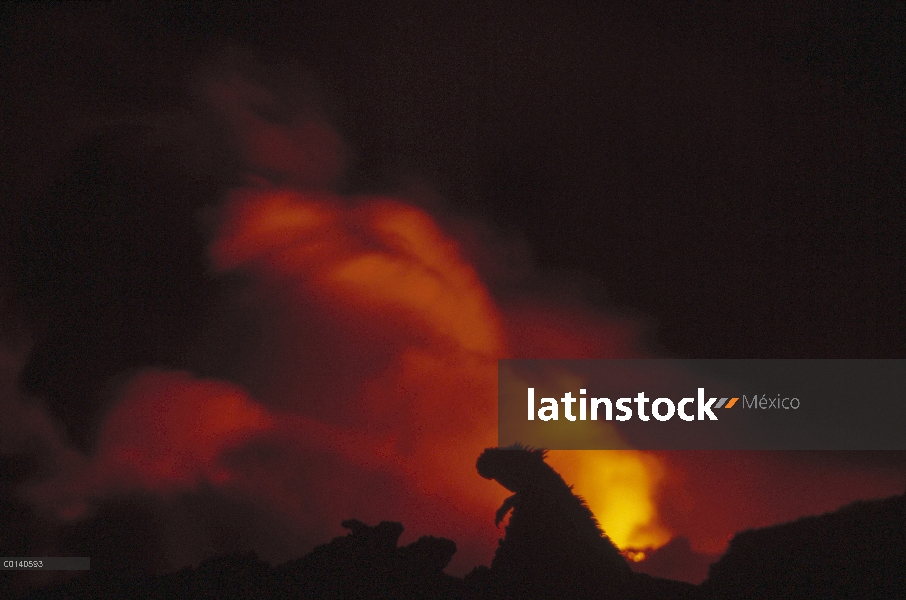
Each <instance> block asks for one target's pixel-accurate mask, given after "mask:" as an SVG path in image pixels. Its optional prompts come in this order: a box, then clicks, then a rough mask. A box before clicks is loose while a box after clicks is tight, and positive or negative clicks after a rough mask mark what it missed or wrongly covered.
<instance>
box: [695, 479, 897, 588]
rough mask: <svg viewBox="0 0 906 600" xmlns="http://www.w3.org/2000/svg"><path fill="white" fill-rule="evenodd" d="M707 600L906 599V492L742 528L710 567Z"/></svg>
mask: <svg viewBox="0 0 906 600" xmlns="http://www.w3.org/2000/svg"><path fill="white" fill-rule="evenodd" d="M701 587H702V597H703V598H707V599H712V598H713V599H715V600H717V599H724V598H726V599H730V598H733V599H734V600H746V599H752V600H754V599H756V598H757V599H765V600H766V599H768V598H770V599H774V598H786V599H791V600H792V599H796V598H802V599H806V598H809V599H811V598H822V599H823V600H828V599H835V598H840V599H843V598H859V599H868V598H877V599H882V598H883V599H892V598H904V597H906V494H904V495H903V496H894V497H893V498H888V499H885V500H874V501H863V502H856V503H854V504H851V505H849V506H846V507H844V508H841V509H840V510H838V511H837V512H834V513H829V514H826V515H821V516H817V517H806V518H803V519H799V520H797V521H794V522H792V523H786V524H783V525H776V526H774V527H767V528H764V529H756V530H750V531H744V532H742V533H739V534H737V535H736V537H734V538H733V540H732V541H731V542H730V546H729V548H728V549H727V552H726V553H725V554H724V556H723V557H722V558H721V559H720V560H719V561H718V562H716V563H715V564H714V565H712V566H711V570H710V574H709V576H708V579H707V580H706V581H705V582H704V583H703V584H702V586H701Z"/></svg>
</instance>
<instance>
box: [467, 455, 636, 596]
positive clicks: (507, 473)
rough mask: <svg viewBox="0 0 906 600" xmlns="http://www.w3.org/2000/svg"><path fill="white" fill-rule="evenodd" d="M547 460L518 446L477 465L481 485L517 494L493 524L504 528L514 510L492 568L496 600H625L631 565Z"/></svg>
mask: <svg viewBox="0 0 906 600" xmlns="http://www.w3.org/2000/svg"><path fill="white" fill-rule="evenodd" d="M545 456H546V451H545V450H542V449H532V448H527V447H524V446H521V445H518V444H517V445H514V446H510V447H507V448H488V449H487V450H485V451H484V452H483V453H482V454H481V456H480V457H479V458H478V462H477V463H476V465H475V466H476V468H477V469H478V473H479V474H480V475H481V476H482V477H484V478H485V479H494V480H496V481H497V482H498V483H500V485H502V486H503V487H505V488H506V489H508V490H510V491H511V492H513V495H512V496H510V497H509V498H507V499H506V500H505V501H504V502H503V505H502V506H501V507H500V508H499V509H498V510H497V514H496V515H495V519H494V521H495V524H498V525H499V523H500V522H501V521H502V520H503V519H504V518H505V517H506V515H507V513H509V512H510V511H511V510H512V514H511V515H510V519H509V522H508V524H507V526H506V533H505V536H504V538H503V539H502V540H500V542H499V546H498V548H497V552H496V554H495V555H494V559H493V561H492V562H491V568H490V574H491V575H492V577H493V578H494V579H495V580H497V581H498V582H499V584H500V588H498V593H500V592H505V595H512V596H513V597H557V596H559V597H591V596H593V597H596V598H611V597H623V596H624V595H625V592H626V590H627V586H628V585H629V584H630V580H631V578H632V571H631V570H630V568H629V565H628V564H627V563H626V560H625V559H624V558H623V556H622V555H621V554H620V552H619V550H618V549H617V547H616V546H615V545H614V544H613V542H611V540H610V538H608V537H607V535H606V534H605V533H604V532H603V531H602V530H601V527H600V526H599V524H598V522H597V520H596V519H595V516H594V514H592V512H591V510H589V508H588V506H587V505H586V503H585V501H584V500H583V499H582V498H580V497H579V496H577V495H575V494H574V493H573V491H572V486H569V485H567V484H566V482H565V481H564V480H563V478H562V477H561V476H560V475H559V474H558V473H557V472H556V471H555V470H554V469H553V468H551V467H550V465H548V464H547V463H546V462H545V461H544V459H545ZM563 594H566V595H565V596H564V595H563Z"/></svg>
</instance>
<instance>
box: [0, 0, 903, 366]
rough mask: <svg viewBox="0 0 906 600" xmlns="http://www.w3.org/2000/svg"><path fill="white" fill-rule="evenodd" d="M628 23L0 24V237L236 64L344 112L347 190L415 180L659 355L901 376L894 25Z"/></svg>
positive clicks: (102, 15) (820, 16) (864, 19)
mask: <svg viewBox="0 0 906 600" xmlns="http://www.w3.org/2000/svg"><path fill="white" fill-rule="evenodd" d="M631 6H632V7H630V4H619V5H617V6H607V7H598V8H596V9H593V10H590V11H586V10H579V9H575V8H570V7H563V6H560V5H559V3H532V4H531V6H528V7H520V8H519V9H516V8H514V7H499V8H491V7H484V8H471V7H469V8H466V7H463V6H460V5H458V4H453V3H449V4H448V5H445V4H444V3H430V6H428V5H427V4H426V5H420V6H415V7H413V6H408V5H407V6H406V7H403V6H402V5H401V4H394V3H379V4H374V5H370V6H367V7H359V8H355V9H353V8H348V9H333V8H327V7H325V6H312V5H310V4H276V3H255V4H242V5H233V4H226V3H224V4H221V3H214V4H204V3H198V4H196V3H189V4H172V5H171V4H166V5H163V6H157V5H151V4H147V5H146V4H134V3H129V4H126V3H113V4H51V5H41V4H38V5H20V4H18V3H16V4H11V5H5V6H4V8H3V9H2V10H3V27H4V29H3V36H2V48H0V55H2V71H0V77H2V85H0V90H2V92H0V93H2V104H0V107H2V115H3V122H2V134H0V135H2V139H3V143H2V152H3V156H2V160H0V165H2V169H3V172H2V176H0V179H2V186H3V187H2V188H0V189H2V201H3V204H4V213H5V214H6V215H15V214H16V212H15V210H14V209H16V207H18V206H21V205H22V203H26V202H29V201H30V198H33V197H34V196H35V195H36V194H40V193H41V191H42V190H43V189H45V188H46V186H47V184H48V182H49V181H51V180H52V179H53V177H54V176H55V174H56V171H55V169H57V166H58V164H59V162H60V159H61V156H62V153H63V152H65V144H63V143H62V141H61V140H62V139H64V138H65V135H64V134H65V133H66V132H67V131H69V130H71V129H72V124H73V123H74V122H76V121H79V120H80V119H82V120H84V119H85V115H86V114H95V113H97V114H106V115H110V114H116V113H117V112H118V111H123V110H127V108H128V107H140V108H149V109H150V108H158V107H167V106H175V105H177V104H179V103H180V101H181V98H182V97H183V95H184V82H185V73H186V71H187V69H188V65H189V63H190V62H191V61H192V60H193V57H195V56H197V55H198V53H203V52H207V51H210V50H211V49H213V48H216V47H218V46H219V45H221V44H225V43H244V44H250V45H252V46H253V47H258V48H262V49H264V50H266V51H268V52H272V53H274V54H276V55H284V56H293V57H296V58H298V59H299V60H301V61H302V62H304V63H306V64H308V65H309V66H310V67H311V68H312V69H313V71H314V72H315V73H317V74H318V76H319V77H320V78H321V79H322V81H323V82H324V84H325V86H326V87H328V88H329V89H330V90H332V91H333V92H334V93H335V96H336V97H337V98H339V99H340V102H339V106H340V111H339V114H340V117H339V119H338V124H339V126H340V128H341V129H342V130H343V132H344V134H345V135H346V137H347V139H348V140H349V142H350V146H351V148H352V149H353V151H354V153H355V156H356V162H355V164H354V168H353V174H354V176H355V178H356V180H357V181H358V182H359V183H360V186H361V187H363V188H367V187H371V188H374V189H380V188H381V187H382V186H383V187H393V185H394V184H395V183H396V182H398V181H400V180H403V179H406V178H407V177H411V176H413V175H414V176H417V177H418V178H420V179H421V180H422V181H424V182H426V183H428V185H429V186H431V187H432V188H433V189H434V190H435V191H437V192H438V193H439V194H440V195H441V196H443V197H445V198H446V200H447V202H449V204H450V205H451V206H452V207H453V208H454V209H455V210H457V211H460V212H462V213H466V214H469V215H471V216H477V217H479V218H481V219H483V220H485V221H487V222H489V223H491V224H493V226H495V227H496V228H498V229H499V230H501V232H502V234H503V235H506V236H510V237H516V238H520V237H521V238H522V239H524V241H525V242H526V244H527V246H528V247H529V248H530V249H531V252H532V255H533V256H534V259H535V261H536V263H537V264H538V265H540V266H541V267H543V268H545V269H551V270H559V271H578V272H582V273H585V274H587V275H588V276H590V277H592V278H596V279H599V280H600V281H602V282H603V289H604V290H606V298H603V297H599V298H598V300H600V301H601V302H602V305H605V304H606V305H609V306H615V307H617V308H619V309H620V310H623V311H628V312H631V313H635V314H640V315H643V316H645V317H647V318H649V319H650V320H651V322H652V323H653V324H654V326H655V331H656V334H655V337H656V339H657V340H658V341H659V343H660V344H661V346H662V350H663V351H666V352H668V353H670V354H674V355H679V356H684V357H689V358H706V357H738V358H781V357H802V358H823V357H835V358H854V357H859V358H880V357H889V358H892V357H902V356H904V343H903V334H902V331H903V308H902V307H903V294H902V279H903V259H902V255H903V252H902V241H901V237H900V236H901V234H902V225H903V196H904V189H906V188H904V185H903V173H904V169H903V167H904V152H903V150H904V148H903V139H904V135H903V134H904V127H903V125H904V106H906V69H904V63H903V61H904V59H903V57H904V56H906V48H904V13H906V9H904V6H903V4H902V3H900V2H870V3H863V2H849V3H846V2H842V3H841V2H834V3H820V4H819V5H812V4H811V3H794V5H792V6H791V5H790V3H786V2H770V3H758V4H757V5H751V4H750V3H723V2H657V3H646V4H645V6H646V8H638V7H635V5H634V4H632V5H631ZM7 208H9V209H10V210H6V209H7ZM3 221H4V223H3V226H4V227H6V228H10V229H9V230H8V231H7V232H6V233H7V234H9V235H5V236H4V238H7V239H8V238H10V235H11V233H12V232H14V231H15V228H16V227H18V226H19V224H18V223H17V221H16V219H15V218H14V217H12V218H5V219H3ZM13 253H14V250H12V249H11V250H9V252H7V253H6V254H7V255H9V254H13ZM7 258H15V257H14V256H13V257H10V256H7ZM595 289H597V288H595Z"/></svg>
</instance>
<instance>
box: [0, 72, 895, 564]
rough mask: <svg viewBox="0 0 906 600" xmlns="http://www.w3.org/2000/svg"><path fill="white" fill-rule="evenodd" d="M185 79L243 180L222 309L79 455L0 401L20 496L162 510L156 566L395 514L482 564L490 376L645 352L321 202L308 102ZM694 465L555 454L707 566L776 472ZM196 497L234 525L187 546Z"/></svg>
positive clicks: (621, 509) (391, 225) (647, 543)
mask: <svg viewBox="0 0 906 600" xmlns="http://www.w3.org/2000/svg"><path fill="white" fill-rule="evenodd" d="M228 64H229V63H228ZM195 84H196V85H195V90H196V92H197V94H198V95H199V98H201V100H202V101H203V102H204V103H205V105H206V106H207V107H208V109H209V110H210V111H211V114H213V115H215V117H214V118H215V120H216V119H220V121H221V123H222V124H223V126H224V130H225V132H226V136H227V138H228V139H229V140H231V143H232V145H233V149H234V150H235V154H236V156H237V157H238V163H239V164H240V165H241V167H240V173H238V174H237V177H236V180H237V181H240V182H241V183H240V185H238V186H237V187H235V188H234V189H233V191H231V192H230V193H229V194H228V195H227V196H226V197H225V198H224V199H223V201H222V204H221V205H220V206H219V207H218V208H217V210H216V211H215V212H213V213H210V214H209V215H208V216H207V221H206V226H207V227H208V230H209V231H208V234H209V240H208V245H207V254H208V260H209V262H210V264H211V266H212V267H211V268H212V271H213V272H214V274H216V276H217V277H219V278H221V279H222V280H224V281H227V282H229V286H230V291H229V294H228V297H227V299H226V300H225V301H224V302H223V303H222V305H221V306H219V307H217V308H216V309H215V310H214V314H215V315H216V316H215V317H214V318H213V319H212V320H211V323H210V325H209V326H208V327H207V329H206V330H205V331H204V333H203V334H202V335H201V338H200V339H199V340H198V341H197V343H196V344H195V349H194V353H193V356H192V357H191V358H190V359H189V360H188V361H187V364H186V365H185V366H184V369H181V370H174V369H161V368H155V366H154V365H148V366H147V368H141V369H138V370H134V371H131V372H129V373H127V374H123V375H121V376H120V377H119V379H118V380H117V383H116V391H115V392H114V397H115V401H114V402H113V403H112V404H111V406H110V408H109V409H107V410H106V411H105V412H104V414H103V415H102V418H101V421H100V423H99V425H98V433H97V436H96V442H95V444H94V447H93V449H92V451H91V452H90V453H88V454H87V455H84V454H81V453H79V452H76V451H73V450H71V449H69V448H68V447H67V445H66V444H65V443H63V442H62V441H61V439H63V438H62V437H61V436H60V434H59V432H58V430H57V429H56V428H55V426H54V425H53V420H52V419H50V418H49V417H47V416H46V414H45V413H44V412H42V411H41V410H40V409H39V408H37V407H36V405H35V404H34V403H32V404H27V403H23V402H21V401H20V400H19V399H17V398H15V397H14V395H13V394H12V393H9V394H7V395H6V396H5V398H6V400H5V402H6V409H10V410H6V409H5V410H4V411H3V416H2V419H0V426H2V427H3V428H4V430H3V431H4V436H3V438H2V439H3V440H5V441H4V443H10V442H8V441H6V440H11V439H12V438H7V437H6V435H5V433H6V430H7V429H9V430H10V431H12V430H13V424H14V423H15V424H16V426H17V427H18V428H19V429H17V431H23V429H22V427H23V426H24V431H27V432H28V433H27V435H31V436H32V437H37V438H39V439H40V440H41V444H40V445H41V448H42V452H44V456H46V457H50V458H48V459H47V460H48V464H47V465H46V466H45V468H43V469H42V471H41V473H42V476H41V477H39V478H38V479H37V480H34V481H31V482H29V483H28V484H27V485H25V486H23V487H22V489H21V491H20V493H21V495H22V497H23V498H25V499H27V500H28V501H29V502H30V503H31V505H32V506H34V507H35V510H37V511H38V512H39V513H40V514H41V515H43V516H44V517H46V518H48V519H53V520H55V521H56V522H59V523H77V522H79V521H81V520H84V519H89V518H91V517H92V515H94V514H96V512H97V511H98V510H99V508H100V507H103V506H104V505H105V504H107V503H111V502H115V501H116V500H117V499H118V498H123V497H127V496H131V497H134V496H136V495H138V496H139V497H141V498H143V501H144V502H146V503H147V504H148V505H154V506H157V507H164V508H158V509H157V510H156V511H152V512H154V514H155V515H156V517H155V518H156V519H157V521H158V523H157V524H158V526H159V527H160V529H161V530H162V531H163V533H161V534H160V539H159V540H158V542H159V543H160V544H162V545H163V548H162V549H161V552H162V553H163V554H164V555H165V558H166V560H165V561H164V566H165V567H167V568H173V567H176V566H180V565H181V564H185V563H187V562H195V561H198V560H200V559H201V558H203V556H204V554H205V553H209V552H211V551H213V550H227V549H233V547H241V546H251V547H253V548H254V549H255V550H257V551H258V552H259V553H261V554H262V555H263V556H264V557H265V558H269V559H271V560H274V561H277V560H286V559H289V558H292V557H294V556H298V555H299V554H300V553H301V552H304V551H306V550H307V549H310V548H311V547H313V546H314V545H315V544H317V543H322V542H324V541H327V540H328V539H329V538H330V537H331V536H332V535H338V534H340V533H342V530H341V528H340V522H341V521H342V520H344V519H348V518H351V517H355V518H358V519H361V520H363V521H366V522H371V523H373V522H377V521H380V520H399V521H401V522H402V523H403V524H404V525H405V527H406V534H405V535H404V539H403V541H404V542H405V541H406V539H414V538H415V537H417V536H419V535H424V534H433V535H441V536H446V537H449V538H452V539H454V540H455V541H456V542H457V544H458V548H459V550H458V553H457V555H456V558H455V559H454V563H453V564H452V566H451V570H452V571H454V572H459V573H462V572H465V571H466V570H468V569H469V568H471V567H473V566H475V565H476V564H479V563H484V564H487V563H488V562H489V561H490V559H491V557H492V555H493V552H494V549H495V547H496V543H497V538H498V537H499V535H500V534H501V532H500V531H498V530H496V529H495V528H494V527H493V515H494V511H495V510H496V508H497V507H498V506H499V504H500V502H501V501H502V499H503V498H504V496H505V495H506V491H505V490H503V489H501V488H500V487H499V486H497V485H496V484H494V483H493V482H487V481H484V480H483V479H481V478H480V477H478V476H477V474H476V473H475V469H474V463H475V459H476V457H477V456H478V455H479V454H480V452H481V451H482V449H484V448H486V447H489V446H494V445H496V361H497V360H498V359H499V358H505V357H532V358H565V357H569V358H582V357H586V358H600V357H637V356H642V355H643V353H642V351H641V349H640V348H639V341H638V340H639V338H640V329H639V327H638V326H637V325H635V324H633V323H632V322H629V321H627V320H624V319H620V318H610V317H607V316H604V315H600V314H597V313H596V312H595V311H594V310H592V309H589V308H587V307H585V308H583V307H581V306H579V305H577V304H576V303H567V302H566V301H564V300H562V299H556V298H555V299H551V298H541V297H533V296H531V295H526V294H522V295H519V294H513V293H511V294H503V295H500V297H495V295H494V294H492V293H491V292H490V291H489V289H491V288H495V285H494V283H495V282H492V281H488V280H487V278H486V277H483V276H482V275H483V274H482V273H479V271H478V270H477V269H476V267H475V265H473V264H472V262H471V260H470V259H471V257H474V256H476V254H480V252H477V251H476V249H475V248H474V247H469V245H468V240H471V241H472V242H474V240H475V239H477V238H478V237H480V236H472V237H469V236H467V235H462V232H461V231H460V232H458V233H457V235H453V234H451V232H450V230H449V229H448V228H446V227H445V225H444V224H442V222H441V220H440V219H439V218H438V217H437V216H436V215H433V214H431V213H429V212H428V211H426V210H425V209H423V208H419V207H416V206H414V205H413V203H411V202H408V201H406V200H405V199H401V198H394V197H384V196H380V197H378V196H366V195H341V194H339V193H337V192H336V191H335V190H336V189H337V185H338V184H339V182H340V180H341V178H342V173H343V170H344V168H345V163H346V161H347V158H348V156H347V151H346V149H345V148H344V146H343V143H342V141H341V139H340V136H339V135H338V133H337V132H336V131H335V130H334V129H333V128H332V127H331V125H330V123H329V120H328V119H327V117H326V116H325V115H324V113H323V112H322V111H320V110H319V109H318V107H317V106H316V105H315V104H314V103H313V102H312V101H311V99H310V98H309V99H307V100H304V101H298V100H296V101H293V102H291V101H288V100H287V99H286V97H285V92H283V94H284V95H283V96H281V92H279V91H277V89H275V88H274V87H268V85H266V84H265V83H262V81H260V76H259V75H258V74H257V73H255V72H254V71H253V70H252V71H250V67H249V66H248V64H245V65H244V66H239V67H236V66H235V65H234V66H229V67H224V66H223V65H222V64H221V65H215V66H214V67H211V68H209V70H206V71H203V72H202V73H201V74H200V75H199V77H198V79H197V80H196V82H195ZM277 87H280V86H277ZM290 88H291V89H294V90H296V91H297V92H298V91H299V90H305V89H308V88H306V87H305V86H290ZM299 93H303V92H299ZM303 95H304V94H303ZM209 116H210V115H209ZM495 291H496V288H495ZM503 297H505V298H506V300H502V299H501V298H503ZM178 301H179V299H174V302H178ZM10 364H11V365H12V366H10V368H9V369H8V371H10V372H12V371H14V370H15V368H16V365H14V364H13V363H12V362H11V363H10ZM111 385H113V384H111ZM26 407H30V408H26ZM10 435H12V434H10ZM22 435H26V434H22ZM24 445H25V442H22V443H21V444H20V445H19V447H18V448H17V449H16V451H21V450H22V448H23V447H24ZM711 456H712V455H711V454H708V455H706V456H704V457H697V458H695V459H693V458H689V457H686V458H684V457H681V456H678V455H677V456H674V455H670V454H667V453H663V454H659V455H655V454H650V453H641V452H634V451H622V452H612V453H611V452H577V453H565V452H564V453H552V454H551V458H550V460H551V463H552V464H553V465H554V466H555V468H557V469H558V470H560V472H561V473H563V475H564V477H565V478H566V479H567V481H569V482H571V483H575V484H576V491H577V492H578V493H580V494H582V495H584V496H585V498H586V499H587V501H588V503H589V506H590V507H591V508H592V510H593V511H594V512H595V513H596V515H597V517H598V519H599V521H600V522H601V524H602V526H603V528H604V529H605V530H606V531H607V533H608V534H609V535H610V537H611V538H612V539H613V540H614V541H615V542H616V543H617V544H618V545H620V546H622V547H636V548H651V547H658V546H662V545H663V544H665V543H666V542H667V541H668V540H669V539H670V537H671V535H672V534H673V533H679V534H682V535H685V536H687V537H690V538H691V540H692V543H693V547H694V548H696V549H698V550H701V551H707V552H719V551H720V550H721V549H722V544H724V543H725V542H726V539H727V536H728V535H729V534H731V533H732V532H733V531H735V530H736V529H739V528H742V527H745V526H750V525H753V524H761V523H763V522H765V521H770V520H771V519H776V518H780V517H784V518H786V516H787V514H788V512H771V511H769V510H767V509H765V508H764V507H765V505H766V504H768V503H769V502H770V500H769V498H768V496H767V495H765V494H762V495H758V494H755V492H754V491H753V490H755V489H757V488H758V486H757V485H756V483H753V481H754V480H755V479H757V480H758V481H762V482H763V480H769V479H771V478H773V477H774V475H773V473H774V471H773V470H772V469H774V468H776V465H775V464H774V462H775V461H774V460H773V459H771V458H764V459H762V458H758V457H757V456H756V455H752V454H750V455H748V456H750V457H752V456H755V458H750V459H747V460H744V461H742V462H734V461H736V460H737V459H735V458H733V459H726V461H728V462H729V464H723V463H721V461H722V460H723V459H714V458H709V457H711ZM709 461H710V462H709ZM715 461H717V462H716V463H715ZM717 463H721V464H717ZM709 464H710V465H711V467H708V466H703V465H709ZM740 465H742V466H741V467H740ZM712 467H713V468H712ZM739 468H742V469H743V470H744V471H745V472H746V473H748V474H749V475H750V478H753V480H752V481H750V482H749V483H747V484H745V485H743V484H740V486H739V487H738V488H734V489H724V492H725V493H718V491H717V490H718V489H719V488H720V487H721V485H722V483H723V481H718V479H722V476H721V475H719V473H723V472H724V471H727V470H729V471H733V470H735V469H739ZM800 474H801V475H802V476H803V477H807V476H808V475H807V474H806V473H800ZM774 480H775V481H776V479H774ZM849 481H850V480H849V479H847V478H846V477H843V476H841V478H840V479H837V480H824V481H823V483H824V485H829V486H837V485H838V484H839V483H841V482H842V483H846V482H849ZM885 483H886V482H882V483H879V485H878V486H875V487H874V488H872V489H871V492H870V493H875V492H877V493H883V492H884V490H886V489H887V487H889V486H885ZM836 489H838V491H839V490H840V489H841V488H839V487H837V488H836ZM753 494H754V495H753ZM193 497H194V498H203V499H204V501H205V502H209V503H211V504H213V505H221V506H227V507H232V508H230V509H229V510H235V514H236V515H237V517H236V518H235V519H233V521H234V522H229V521H230V519H228V518H226V519H225V518H217V519H213V518H212V519H211V523H210V529H209V530H206V526H205V524H204V523H202V524H201V525H198V524H193V525H192V526H191V527H187V528H186V530H185V532H183V533H180V525H179V524H180V523H182V522H185V521H187V520H188V517H186V516H185V511H187V510H188V509H187V508H186V506H189V505H193V502H192V501H191V500H186V498H190V499H191V498H193ZM824 497H833V498H835V499H837V500H839V501H840V503H842V502H844V501H846V500H847V499H852V498H855V497H858V495H857V494H856V493H855V492H853V493H851V494H850V495H847V494H845V493H842V492H841V493H838V494H837V495H836V496H834V495H830V496H827V495H824ZM705 498H708V499H711V501H723V500H726V502H725V503H723V504H722V505H721V506H722V507H723V510H722V511H718V512H708V515H704V514H703V513H700V512H699V511H700V510H701V508H702V507H703V506H706V504H704V502H706V500H705ZM665 503H669V508H668V509H667V510H666V512H665V510H664V505H665ZM819 504H820V503H819ZM193 506H194V505H193ZM240 506H241V507H243V508H242V510H240V509H239V508H236V507H240ZM813 506H817V504H816V505H811V504H808V503H805V504H803V505H801V506H799V507H797V509H798V514H803V513H804V512H808V511H810V510H812V507H813ZM821 506H824V504H821ZM766 510H767V512H765V511H766ZM794 512H795V511H794ZM193 514H197V511H196V512H195V513H193ZM693 514H694V515H699V516H696V517H694V518H692V517H690V516H689V515H693ZM752 515H755V516H752ZM699 518H701V519H706V520H708V523H709V524H708V526H707V527H702V526H700V524H699V523H697V519H699ZM215 529H216V530H217V531H214V530H215ZM224 529H226V530H228V531H227V534H224V533H223V530H224ZM230 532H232V533H230ZM199 536H202V537H204V536H207V538H206V539H207V540H208V541H207V542H205V541H202V542H199V541H198V540H197V539H194V538H197V537H199ZM190 538H193V539H190ZM218 539H220V540H221V542H218V541H217V540H218ZM223 539H227V540H228V541H227V542H222V540H223Z"/></svg>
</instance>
